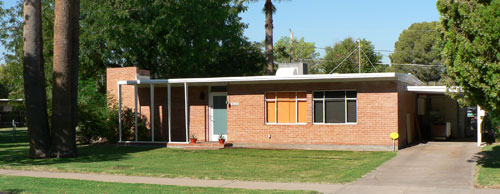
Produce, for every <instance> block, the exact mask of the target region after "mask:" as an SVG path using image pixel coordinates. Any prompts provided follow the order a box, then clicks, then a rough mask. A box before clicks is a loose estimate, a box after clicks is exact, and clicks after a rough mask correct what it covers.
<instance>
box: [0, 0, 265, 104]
mask: <svg viewBox="0 0 500 194" xmlns="http://www.w3.org/2000/svg"><path fill="white" fill-rule="evenodd" d="M42 6H43V8H42V9H43V10H44V12H43V13H42V14H43V15H42V17H43V20H42V21H43V40H44V41H43V42H44V43H45V44H44V45H43V46H44V49H43V51H44V52H43V54H44V63H45V72H46V76H45V77H46V83H48V84H47V94H48V96H47V98H48V100H49V101H51V94H52V92H51V91H52V66H53V64H52V61H53V60H52V57H53V44H52V42H53V38H54V35H53V34H54V31H53V29H54V23H53V22H54V12H53V10H54V1H53V0H42ZM81 6H82V9H81V11H80V13H81V17H80V18H81V20H80V26H81V30H80V45H81V47H80V57H79V58H80V64H79V70H78V72H79V75H80V76H79V78H80V79H84V80H93V81H95V82H99V83H105V82H101V80H102V79H104V75H105V72H106V68H107V67H121V66H137V67H140V68H142V69H147V70H150V71H151V73H152V75H153V76H155V77H156V78H175V77H207V76H237V75H257V74H260V73H261V72H262V70H263V63H264V56H263V54H262V51H261V48H260V47H259V45H258V43H253V42H249V41H248V40H247V39H246V38H245V37H244V36H243V29H244V28H245V27H246V25H245V24H244V23H242V22H241V18H240V17H239V16H238V14H239V13H241V12H242V11H244V10H246V6H244V5H242V4H241V3H233V1H231V0H206V1H198V0H186V1H183V2H179V1H163V0H154V1H148V2H146V1H135V0H124V1H117V0H110V1H99V0H88V1H82V2H81ZM137 7H143V8H144V9H137ZM22 22H23V21H22V3H21V2H20V3H19V4H17V5H16V6H15V7H12V8H10V9H8V10H5V13H4V14H3V15H0V41H1V42H2V44H3V45H5V47H6V49H7V50H8V51H9V53H7V54H6V56H5V61H6V66H7V68H6V72H8V74H7V75H0V81H3V80H5V81H6V82H8V84H6V85H7V87H8V88H9V97H10V98H11V97H14V96H15V97H16V98H23V89H22V83H23V80H22V77H19V76H17V75H18V74H19V72H22V54H23V50H22ZM20 67H21V68H20ZM4 78H5V79H4ZM19 85H20V86H19ZM100 87H105V86H103V85H101V86H100ZM102 95H105V93H102ZM49 114H50V109H49Z"/></svg>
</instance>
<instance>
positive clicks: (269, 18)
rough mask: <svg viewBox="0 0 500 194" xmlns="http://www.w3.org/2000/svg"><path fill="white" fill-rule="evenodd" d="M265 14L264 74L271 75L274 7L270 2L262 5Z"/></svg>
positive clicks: (272, 67)
mask: <svg viewBox="0 0 500 194" xmlns="http://www.w3.org/2000/svg"><path fill="white" fill-rule="evenodd" d="M264 10H265V12H266V25H265V27H266V43H265V44H266V45H265V46H266V72H265V74H267V75H272V74H273V72H274V56H273V12H274V5H273V2H272V1H271V0H266V4H265V5H264Z"/></svg>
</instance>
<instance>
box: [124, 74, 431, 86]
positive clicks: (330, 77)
mask: <svg viewBox="0 0 500 194" xmlns="http://www.w3.org/2000/svg"><path fill="white" fill-rule="evenodd" d="M365 80H366V81H388V80H396V81H401V82H404V83H407V84H409V85H422V84H423V83H422V82H421V81H420V80H418V79H417V78H415V77H414V76H411V75H407V74H397V73H349V74H310V75H293V76H287V77H277V76H274V75H271V76H240V77H210V78H174V79H150V80H125V81H119V82H118V84H121V85H135V84H167V83H171V84H181V83H249V82H265V83H269V82H286V81H304V82H315V81H316V82H317V81H338V82H347V81H365Z"/></svg>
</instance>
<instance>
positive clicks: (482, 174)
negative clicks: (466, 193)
mask: <svg viewBox="0 0 500 194" xmlns="http://www.w3.org/2000/svg"><path fill="white" fill-rule="evenodd" d="M481 153H482V154H484V155H483V157H482V158H481V159H480V160H479V161H478V166H479V175H478V179H477V181H478V183H479V185H480V186H483V187H492V188H500V145H499V144H496V145H490V146H486V147H483V152H481Z"/></svg>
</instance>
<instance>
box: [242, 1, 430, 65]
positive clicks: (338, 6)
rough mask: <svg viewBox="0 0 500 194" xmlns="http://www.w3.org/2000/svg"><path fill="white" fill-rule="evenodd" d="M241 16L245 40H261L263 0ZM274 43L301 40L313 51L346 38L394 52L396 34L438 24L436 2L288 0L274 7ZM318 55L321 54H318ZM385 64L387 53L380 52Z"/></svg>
mask: <svg viewBox="0 0 500 194" xmlns="http://www.w3.org/2000/svg"><path fill="white" fill-rule="evenodd" d="M248 6H249V8H248V10H247V11H246V12H245V13H243V14H242V15H241V16H242V18H243V22H245V23H247V24H248V28H247V29H246V30H245V36H247V37H248V38H249V39H250V40H252V41H263V40H264V35H265V31H264V21H265V15H264V13H263V12H262V7H263V6H264V0H260V1H258V2H255V3H250V4H248ZM275 6H276V9H277V12H276V14H275V15H274V16H273V20H274V41H277V40H278V39H279V38H280V37H282V36H290V31H289V29H290V28H291V29H292V30H293V32H294V37H304V39H305V41H308V42H315V43H316V46H317V47H325V46H331V45H333V44H334V43H335V42H338V41H341V40H343V39H344V38H347V37H353V38H365V39H367V40H369V41H371V42H372V43H373V44H374V45H375V49H376V50H389V51H393V50H394V43H395V42H396V41H397V40H398V37H399V34H400V33H401V32H402V31H403V30H404V29H407V28H408V27H409V26H410V25H411V24H412V23H415V22H424V21H427V22H430V21H439V13H438V11H437V9H436V0H290V1H281V2H279V3H275ZM318 51H319V52H320V53H321V55H323V54H324V51H323V50H321V49H319V50H318ZM381 54H383V55H384V58H383V62H385V63H388V62H389V58H388V57H387V56H388V55H389V54H390V52H381Z"/></svg>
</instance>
